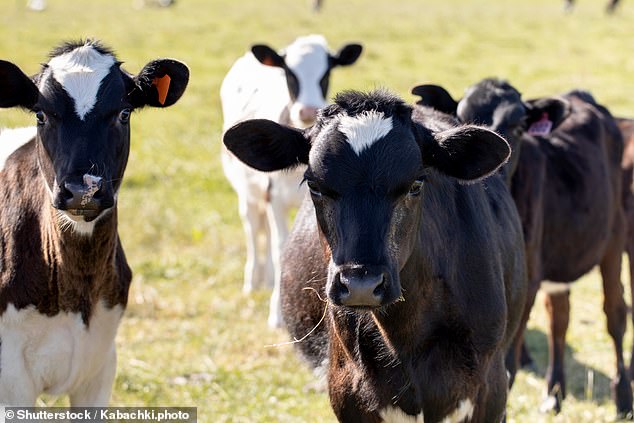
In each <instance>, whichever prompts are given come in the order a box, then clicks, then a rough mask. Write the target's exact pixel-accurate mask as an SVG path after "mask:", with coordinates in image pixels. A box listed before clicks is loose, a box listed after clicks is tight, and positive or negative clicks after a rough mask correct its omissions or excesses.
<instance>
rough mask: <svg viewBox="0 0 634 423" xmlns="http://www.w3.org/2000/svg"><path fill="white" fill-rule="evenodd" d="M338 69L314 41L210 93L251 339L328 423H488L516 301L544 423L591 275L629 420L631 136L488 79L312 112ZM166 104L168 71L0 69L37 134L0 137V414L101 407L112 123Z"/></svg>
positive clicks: (501, 406) (61, 55)
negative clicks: (575, 292) (539, 356)
mask: <svg viewBox="0 0 634 423" xmlns="http://www.w3.org/2000/svg"><path fill="white" fill-rule="evenodd" d="M361 53H362V46H361V45H359V44H348V45H345V46H343V47H342V48H341V49H340V50H339V51H338V52H337V53H332V52H330V51H329V50H328V47H327V44H326V40H325V39H324V37H322V36H317V35H311V36H307V37H301V38H298V39H297V40H296V41H295V42H293V43H292V44H290V45H289V46H287V47H286V48H285V49H283V50H281V51H279V52H277V51H275V50H274V49H272V48H271V47H269V46H266V45H255V46H253V47H252V49H251V51H250V52H247V53H246V54H245V55H244V56H243V57H242V58H240V59H239V60H238V61H237V62H236V63H235V64H234V65H233V67H232V68H231V70H230V71H229V73H228V74H227V76H226V77H225V79H224V81H223V84H222V88H221V93H220V95H221V100H222V107H223V114H224V121H225V123H224V128H223V132H224V139H223V141H224V145H225V147H226V148H223V151H222V164H223V169H224V171H225V173H226V175H227V177H228V179H229V181H230V182H231V184H232V186H233V188H234V189H235V191H236V192H237V194H238V203H239V213H240V217H241V219H242V222H243V226H244V230H245V234H246V258H247V260H246V264H245V271H244V290H245V291H247V292H248V291H250V290H252V289H253V288H256V287H258V286H263V285H270V286H272V287H273V295H272V297H271V304H270V313H269V325H271V326H273V327H276V326H282V325H285V326H286V328H287V329H288V331H289V333H290V335H291V336H292V337H293V338H295V339H302V342H298V343H296V346H297V348H298V350H299V352H300V354H301V355H302V356H303V357H304V358H305V359H306V361H307V362H308V363H309V364H310V365H311V366H312V367H313V368H314V369H315V372H316V373H321V374H325V375H326V378H327V386H328V391H329V395H330V401H331V405H332V407H333V410H334V412H335V414H336V416H337V418H338V419H339V420H340V421H342V422H432V423H436V422H443V423H458V422H484V423H489V422H500V421H504V419H505V407H506V399H507V394H508V390H509V388H510V387H511V385H512V384H513V381H514V376H515V373H516V371H517V369H518V367H519V366H520V365H526V364H528V363H530V360H531V358H530V355H529V354H528V350H527V348H526V346H525V345H524V336H523V335H524V330H525V328H526V324H527V321H528V318H529V314H530V311H531V308H532V306H533V303H534V301H535V297H536V294H537V291H538V290H539V289H540V287H541V288H542V289H544V291H545V301H546V306H547V310H548V314H549V317H550V333H549V352H550V360H549V366H548V372H547V375H546V379H547V383H548V398H547V400H546V401H545V402H544V404H543V408H544V409H545V410H551V411H554V412H559V411H561V407H562V400H563V398H564V397H565V394H566V382H565V375H564V365H563V360H564V350H565V336H566V330H567V326H568V318H569V309H570V308H569V285H570V283H571V282H574V281H575V280H576V279H578V278H579V277H580V276H582V275H583V274H585V273H587V272H588V271H589V270H590V269H591V268H593V267H594V266H596V265H598V266H599V267H600V270H601V275H602V279H603V290H604V312H605V314H606V316H607V327H608V332H609V334H610V336H611V337H612V339H613V341H614V348H615V358H616V376H615V378H614V380H613V385H612V386H613V397H614V401H615V403H616V407H617V412H618V416H619V417H620V418H628V419H632V418H634V416H633V413H632V388H631V385H630V381H631V379H632V378H633V376H634V374H633V373H632V371H633V370H634V369H633V368H632V367H630V368H629V369H628V368H627V367H626V365H625V360H624V352H623V337H624V334H625V329H626V326H627V322H626V320H627V305H626V303H625V301H624V298H623V286H622V284H621V281H620V270H621V257H622V254H623V252H624V251H626V252H627V253H628V254H630V253H631V252H634V230H631V229H630V230H628V228H633V227H634V190H633V188H632V187H633V168H634V121H632V120H628V119H616V118H614V117H613V116H612V115H611V114H610V112H609V111H608V110H607V109H606V108H605V107H604V106H602V105H601V104H599V103H598V102H597V101H596V100H595V99H594V98H593V97H592V95H591V94H590V93H588V92H586V91H582V90H574V91H571V92H568V93H566V94H563V95H557V96H552V97H546V98H539V99H535V100H528V101H527V100H523V99H522V97H521V94H520V92H519V91H518V90H517V89H516V88H514V87H513V86H511V85H510V84H509V83H508V82H506V81H503V80H499V79H486V80H483V81H481V82H478V83H476V84H475V85H473V86H472V87H470V88H468V89H467V90H466V91H465V95H464V97H463V98H462V99H460V100H459V101H456V100H454V99H453V98H452V96H451V95H450V94H449V93H448V92H447V90H445V89H444V88H442V87H440V86H438V85H420V86H417V87H415V88H414V89H413V90H412V93H413V94H415V95H416V96H418V97H420V99H418V100H417V102H416V103H415V104H411V105H409V104H406V103H405V102H404V101H403V100H402V99H400V98H398V97H397V96H395V95H394V94H392V93H390V92H388V91H386V90H375V91H372V92H367V93H363V92H357V91H346V92H342V93H340V94H338V95H336V97H335V99H334V103H333V104H327V101H326V98H327V91H328V85H329V78H330V73H331V70H332V69H334V68H336V67H337V66H348V65H352V64H354V63H355V61H356V60H357V59H358V58H359V57H360V56H361ZM188 80H189V70H188V68H187V67H186V66H185V65H184V64H183V63H181V62H179V61H176V60H172V59H159V60H154V61H151V62H150V63H148V64H147V65H146V66H145V67H144V68H143V69H142V70H141V71H140V72H139V74H138V75H132V74H130V73H128V72H127V71H125V70H123V69H122V68H121V62H119V61H118V60H117V58H116V57H115V56H114V54H113V53H112V51H111V50H109V49H108V48H106V47H104V46H103V45H101V44H100V43H99V42H96V41H86V42H79V43H66V44H63V45H62V46H60V47H58V48H57V49H55V50H54V51H53V52H52V54H51V56H50V60H49V61H48V63H46V64H44V65H42V68H41V70H40V72H39V73H38V74H37V75H35V76H33V77H28V76H26V75H25V74H24V73H23V72H22V71H21V70H20V69H19V68H18V67H17V66H16V65H15V64H13V63H11V62H7V61H0V107H3V108H9V107H21V108H24V109H27V110H30V111H31V112H33V113H34V114H35V117H36V119H37V127H36V128H21V129H14V130H9V129H6V130H3V131H2V132H0V404H3V405H23V406H32V405H33V404H34V403H35V400H36V398H37V397H38V396H39V395H40V394H42V393H51V394H68V395H69V396H70V401H71V404H72V405H73V406H89V405H90V406H105V405H107V404H108V401H109V398H110V393H111V389H112V383H113V380H114V375H115V370H116V352H115V344H114V338H115V334H116V331H117V327H118V325H119V321H120V319H121V317H122V314H123V311H124V309H125V306H126V303H127V297H128V289H129V285H130V281H131V271H130V268H129V267H128V265H127V262H126V258H125V254H124V252H123V249H122V247H121V244H120V242H119V236H118V232H117V197H118V192H119V188H120V187H121V182H122V178H123V174H124V170H125V167H126V164H127V158H128V153H129V149H130V127H129V117H130V113H131V112H132V111H134V110H137V109H140V108H142V107H144V106H152V107H168V106H171V105H172V104H174V103H175V102H177V101H178V99H179V98H180V97H181V96H182V94H183V93H184V91H185V89H186V87H187V84H188ZM300 183H301V185H300ZM304 187H306V188H307V189H304ZM296 206H299V211H298V213H297V216H296V219H295V223H294V226H293V229H292V230H291V231H290V232H289V230H288V226H287V224H288V219H289V217H288V214H289V210H290V209H291V208H292V207H296ZM263 237H264V238H266V242H265V243H263V242H262V238H263ZM263 244H265V245H263ZM630 263H632V261H630ZM630 270H631V272H630V273H632V269H630ZM307 334H308V336H306V335H307Z"/></svg>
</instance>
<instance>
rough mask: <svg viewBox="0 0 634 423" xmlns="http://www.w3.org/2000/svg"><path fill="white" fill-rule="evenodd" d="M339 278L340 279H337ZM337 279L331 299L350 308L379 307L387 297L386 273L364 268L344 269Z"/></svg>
mask: <svg viewBox="0 0 634 423" xmlns="http://www.w3.org/2000/svg"><path fill="white" fill-rule="evenodd" d="M337 276H338V277H337ZM337 276H336V277H335V280H334V283H333V286H332V290H331V298H332V299H333V300H334V301H335V303H340V304H341V305H344V306H349V307H379V306H381V304H382V303H383V299H384V297H385V283H386V281H387V278H388V277H387V275H386V274H385V273H369V272H368V271H367V270H366V269H363V268H354V269H344V270H342V271H341V272H339V274H338V275H337Z"/></svg>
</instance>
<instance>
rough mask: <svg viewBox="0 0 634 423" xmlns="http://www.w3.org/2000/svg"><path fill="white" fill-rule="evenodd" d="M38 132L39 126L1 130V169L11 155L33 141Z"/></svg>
mask: <svg viewBox="0 0 634 423" xmlns="http://www.w3.org/2000/svg"><path fill="white" fill-rule="evenodd" d="M36 134H37V128H36V127H35V126H29V127H26V128H11V129H8V128H7V129H1V130H0V171H1V170H2V169H3V168H4V164H5V163H6V161H7V159H8V158H9V156H10V155H11V154H13V153H14V152H15V151H16V150H17V149H18V148H20V147H22V146H23V145H24V144H26V143H27V142H29V141H31V140H32V139H33V138H34V137H35V135H36Z"/></svg>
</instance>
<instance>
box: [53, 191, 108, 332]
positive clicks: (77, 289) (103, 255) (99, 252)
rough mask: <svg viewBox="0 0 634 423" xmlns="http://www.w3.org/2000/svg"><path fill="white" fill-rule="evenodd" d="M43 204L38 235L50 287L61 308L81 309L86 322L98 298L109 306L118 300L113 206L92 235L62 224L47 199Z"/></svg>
mask: <svg viewBox="0 0 634 423" xmlns="http://www.w3.org/2000/svg"><path fill="white" fill-rule="evenodd" d="M44 207H45V210H44V211H43V213H42V216H43V218H42V221H41V226H42V227H41V236H42V249H43V253H44V260H45V262H47V265H48V268H49V269H50V274H49V282H48V283H49V289H50V290H52V291H53V292H55V293H56V294H57V295H56V296H57V302H58V304H57V305H58V307H59V310H60V311H69V312H78V313H81V315H82V318H83V320H84V321H85V322H88V320H89V318H90V315H91V312H92V309H93V307H94V306H96V305H97V303H98V302H99V301H104V302H105V303H106V304H107V305H109V306H113V305H114V304H116V303H119V302H120V301H118V298H119V296H120V294H119V281H118V279H117V266H118V265H119V263H117V258H118V234H117V210H116V207H115V208H113V209H112V210H111V211H109V212H108V214H107V215H105V216H103V217H102V218H101V219H100V220H99V221H98V222H97V223H96V224H95V227H94V230H93V233H92V234H91V235H84V234H79V233H75V232H73V230H72V228H64V226H63V224H61V223H60V220H59V219H60V218H59V217H58V216H57V211H56V210H55V209H53V208H52V207H51V206H50V201H47V202H45V206H44Z"/></svg>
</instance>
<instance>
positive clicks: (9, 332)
mask: <svg viewBox="0 0 634 423" xmlns="http://www.w3.org/2000/svg"><path fill="white" fill-rule="evenodd" d="M122 315H123V308H122V307H121V306H120V305H117V306H115V307H113V308H112V309H108V308H106V306H105V305H104V304H103V303H101V302H100V303H98V304H97V305H96V306H95V307H94V309H93V312H92V315H91V317H90V324H89V326H88V327H86V325H85V324H84V322H83V321H82V318H81V314H80V313H66V312H61V313H58V314H56V315H55V316H52V317H49V316H46V315H43V314H40V313H39V312H38V311H37V309H36V308H35V307H34V306H29V307H26V308H23V309H20V310H18V309H16V308H15V307H14V305H13V304H9V305H8V307H7V309H6V310H5V312H4V313H3V314H2V315H0V339H1V340H2V347H1V348H2V351H1V353H0V404H4V405H20V406H33V405H34V403H35V399H36V398H37V397H38V396H39V395H40V394H42V393H47V394H52V395H61V394H65V393H68V394H70V395H71V405H78V404H79V403H81V404H82V405H93V406H100V407H103V406H106V405H108V401H109V398H110V392H111V390H112V381H113V378H114V373H115V370H116V352H115V343H114V339H115V335H116V332H117V327H118V326H119V321H120V320H121V316H122Z"/></svg>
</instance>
